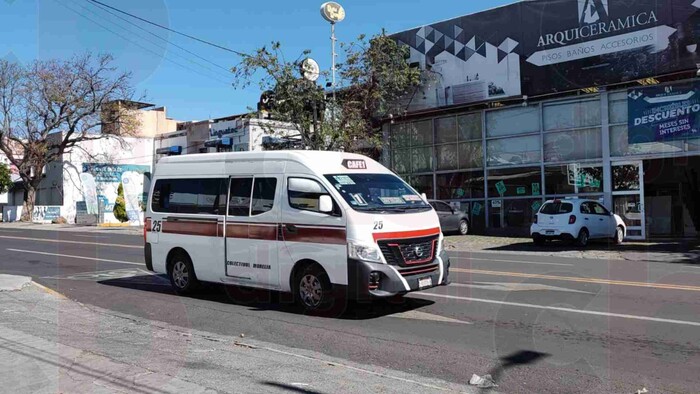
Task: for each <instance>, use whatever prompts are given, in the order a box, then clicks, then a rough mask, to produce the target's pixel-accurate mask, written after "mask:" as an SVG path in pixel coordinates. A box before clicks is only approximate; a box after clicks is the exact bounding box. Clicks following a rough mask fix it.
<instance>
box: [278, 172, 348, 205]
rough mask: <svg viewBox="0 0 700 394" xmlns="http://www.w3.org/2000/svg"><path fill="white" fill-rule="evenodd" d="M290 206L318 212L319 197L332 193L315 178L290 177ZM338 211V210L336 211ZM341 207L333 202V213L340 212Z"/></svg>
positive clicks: (288, 182) (288, 190) (288, 188)
mask: <svg viewBox="0 0 700 394" xmlns="http://www.w3.org/2000/svg"><path fill="white" fill-rule="evenodd" d="M287 194H288V195H289V206H290V207H292V208H295V209H301V210H304V211H312V212H318V199H319V197H321V196H323V195H330V193H328V191H327V190H326V188H325V187H323V185H321V184H320V183H318V182H317V181H315V180H313V179H308V178H289V179H288V180H287ZM336 211H337V212H336ZM339 211H340V209H339V208H338V207H337V205H336V204H335V202H334V203H333V214H339V213H340V212H339Z"/></svg>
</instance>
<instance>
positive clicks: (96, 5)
mask: <svg viewBox="0 0 700 394" xmlns="http://www.w3.org/2000/svg"><path fill="white" fill-rule="evenodd" d="M88 4H91V5H92V6H94V7H95V8H97V9H100V10H102V11H104V12H106V13H108V14H110V15H112V16H114V17H116V18H119V19H121V20H123V21H124V22H126V23H128V24H130V25H132V26H134V27H136V28H138V29H140V30H142V31H144V32H146V33H148V34H150V35H152V36H153V37H156V38H157V39H159V40H162V41H165V42H166V43H168V44H170V45H172V46H173V47H175V48H178V49H180V50H182V51H184V52H187V53H188V54H190V55H192V56H194V57H196V58H198V59H200V60H203V61H205V62H207V63H209V64H211V65H212V66H215V67H217V68H220V69H222V70H224V71H226V72H230V71H231V69H230V68H227V67H224V66H222V65H219V64H217V63H214V62H212V61H211V60H209V59H207V58H205V57H203V56H200V55H198V54H196V53H194V52H192V51H190V50H189V49H187V48H185V47H183V46H180V45H178V44H176V43H174V42H172V41H170V40H168V39H167V38H164V37H161V36H159V35H157V34H155V33H153V32H152V31H150V30H148V29H146V28H144V27H142V26H140V25H139V24H137V23H134V22H132V21H130V20H129V19H127V18H124V17H123V16H121V15H119V14H117V13H115V12H112V11H110V10H109V9H108V8H107V7H104V6H102V5H100V4H98V3H96V2H92V1H88Z"/></svg>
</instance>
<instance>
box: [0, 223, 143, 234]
mask: <svg viewBox="0 0 700 394" xmlns="http://www.w3.org/2000/svg"><path fill="white" fill-rule="evenodd" d="M3 229H5V230H49V231H75V232H81V233H109V234H130V235H137V234H142V233H143V226H129V227H100V226H82V225H77V224H39V223H26V222H0V231H2V230H3Z"/></svg>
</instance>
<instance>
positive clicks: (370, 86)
mask: <svg viewBox="0 0 700 394" xmlns="http://www.w3.org/2000/svg"><path fill="white" fill-rule="evenodd" d="M341 49H342V50H343V51H344V59H345V60H344V62H343V63H341V64H339V65H338V67H337V77H338V89H337V100H336V102H335V105H334V103H333V101H332V99H331V92H330V91H324V90H323V89H322V88H321V87H320V86H319V85H318V84H317V83H314V82H310V81H308V80H306V79H304V78H302V75H301V72H300V69H301V62H303V60H304V58H305V57H306V56H307V55H309V54H310V51H308V50H306V51H304V52H303V53H302V55H301V56H299V57H298V59H297V60H295V61H293V62H288V61H286V60H285V57H284V55H283V53H282V51H281V44H280V43H279V42H273V43H272V45H271V47H270V48H269V49H268V47H262V48H260V49H258V50H257V51H255V52H254V53H252V54H249V55H246V56H244V57H243V59H242V61H241V63H240V64H239V65H238V66H236V67H233V68H232V72H233V74H234V76H235V81H236V82H235V83H234V85H235V86H237V87H239V88H245V87H248V86H250V85H253V84H257V85H258V87H259V88H260V90H261V91H270V92H272V93H273V97H274V99H273V101H274V105H273V106H272V108H271V109H270V110H269V112H270V115H271V117H272V118H273V119H276V120H279V121H282V122H287V123H291V124H292V125H293V126H294V127H295V128H296V129H297V130H298V131H299V134H300V137H301V140H302V143H303V145H304V147H305V148H309V149H315V150H344V151H367V150H371V149H374V148H378V147H380V145H381V123H380V122H379V119H381V118H383V117H386V116H388V115H390V114H403V113H404V112H405V108H404V107H402V101H403V100H402V99H403V98H404V97H406V96H410V95H411V94H412V93H413V92H414V90H415V89H416V88H417V87H418V86H419V84H420V82H421V72H420V71H419V70H418V69H417V68H412V67H410V66H409V65H408V64H407V62H406V58H407V57H408V48H407V47H402V46H399V45H398V43H397V42H396V41H394V40H393V39H391V38H390V37H388V36H387V35H386V34H385V33H384V32H382V33H381V34H378V35H376V36H374V37H372V38H371V39H369V40H368V39H367V38H366V37H365V36H364V35H361V36H360V37H358V40H357V41H356V42H354V43H349V44H341ZM324 80H325V81H328V80H330V72H329V71H322V72H321V75H320V81H322V82H321V85H325V83H324V82H325V81H324ZM268 129H269V130H267V131H268V132H270V133H273V132H274V125H273V126H271V127H268Z"/></svg>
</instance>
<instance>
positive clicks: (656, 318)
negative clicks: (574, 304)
mask: <svg viewBox="0 0 700 394" xmlns="http://www.w3.org/2000/svg"><path fill="white" fill-rule="evenodd" d="M417 294H420V295H424V296H428V297H440V298H448V299H453V300H463V301H474V302H484V303H487V304H498V305H508V306H519V307H522V308H532V309H547V310H552V311H560V312H570V313H580V314H583V315H595V316H605V317H618V318H621V319H631V320H644V321H654V322H659V323H672V324H681V325H686V326H696V327H700V322H694V321H686V320H674V319H662V318H660V317H648V316H635V315H625V314H621V313H610V312H599V311H587V310H580V309H571V308H564V307H559V306H546V305H534V304H523V303H520V302H508V301H496V300H486V299H483V298H471V297H458V296H452V295H447V294H434V293H417Z"/></svg>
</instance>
